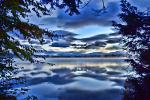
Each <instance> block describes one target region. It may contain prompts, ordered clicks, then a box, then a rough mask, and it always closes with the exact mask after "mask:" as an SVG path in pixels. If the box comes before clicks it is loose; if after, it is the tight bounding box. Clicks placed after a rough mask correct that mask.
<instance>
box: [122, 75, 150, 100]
mask: <svg viewBox="0 0 150 100" xmlns="http://www.w3.org/2000/svg"><path fill="white" fill-rule="evenodd" d="M125 89H126V91H125V96H124V100H149V97H150V76H149V75H146V76H141V77H137V78H135V77H130V78H128V80H127V81H126V84H125Z"/></svg>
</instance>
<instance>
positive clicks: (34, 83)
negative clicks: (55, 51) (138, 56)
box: [16, 57, 130, 100]
mask: <svg viewBox="0 0 150 100" xmlns="http://www.w3.org/2000/svg"><path fill="white" fill-rule="evenodd" d="M125 60H126V58H121V57H118V58H117V57H116V58H47V59H46V60H45V62H48V63H53V64H55V65H53V66H50V65H49V64H46V63H44V64H31V63H29V62H22V61H18V60H16V63H17V65H18V66H21V67H24V68H23V69H21V70H20V71H19V73H18V74H17V75H16V76H21V77H26V81H27V82H26V83H25V85H24V86H22V87H27V88H28V89H29V90H28V92H27V93H25V95H19V96H18V99H19V100H22V99H23V98H24V97H26V96H28V95H29V96H36V97H38V99H39V100H121V99H122V97H123V95H124V82H125V79H126V78H127V76H128V74H129V72H130V69H129V67H128V63H126V62H125ZM17 88H20V87H17Z"/></svg>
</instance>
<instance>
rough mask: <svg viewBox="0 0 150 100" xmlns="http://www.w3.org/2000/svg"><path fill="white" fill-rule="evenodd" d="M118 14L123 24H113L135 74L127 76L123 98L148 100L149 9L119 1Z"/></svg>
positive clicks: (149, 60) (149, 69) (149, 68)
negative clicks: (141, 8)
mask: <svg viewBox="0 0 150 100" xmlns="http://www.w3.org/2000/svg"><path fill="white" fill-rule="evenodd" d="M121 8H122V12H121V13H120V14H119V17H120V19H121V20H122V21H123V24H120V23H116V22H114V26H115V27H116V29H117V30H118V31H119V33H120V34H121V35H122V36H123V43H124V49H125V50H127V52H128V56H129V60H128V62H129V63H130V65H131V66H132V67H133V70H134V71H135V73H136V74H134V75H132V76H131V77H129V78H128V79H127V81H126V84H125V88H126V91H125V96H124V100H149V98H150V14H149V10H147V11H140V10H139V9H138V8H137V7H134V6H132V5H131V4H130V3H129V2H127V1H126V0H122V1H121Z"/></svg>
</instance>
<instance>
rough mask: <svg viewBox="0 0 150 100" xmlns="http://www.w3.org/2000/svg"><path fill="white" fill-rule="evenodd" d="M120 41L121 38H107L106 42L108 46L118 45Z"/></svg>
mask: <svg viewBox="0 0 150 100" xmlns="http://www.w3.org/2000/svg"><path fill="white" fill-rule="evenodd" d="M121 41H122V39H121V38H108V40H107V41H106V42H107V43H110V44H114V43H120V42H121Z"/></svg>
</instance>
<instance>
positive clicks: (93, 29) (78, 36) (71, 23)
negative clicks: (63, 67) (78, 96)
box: [30, 0, 150, 53]
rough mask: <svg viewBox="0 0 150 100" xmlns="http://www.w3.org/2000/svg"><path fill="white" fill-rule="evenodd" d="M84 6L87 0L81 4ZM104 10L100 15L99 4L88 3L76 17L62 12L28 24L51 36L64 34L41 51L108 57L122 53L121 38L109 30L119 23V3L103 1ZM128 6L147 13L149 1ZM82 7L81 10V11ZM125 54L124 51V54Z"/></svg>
mask: <svg viewBox="0 0 150 100" xmlns="http://www.w3.org/2000/svg"><path fill="white" fill-rule="evenodd" d="M84 1H85V2H87V1H88V0H84ZM104 1H105V6H106V10H105V11H103V12H101V13H96V12H95V11H97V10H100V9H102V7H103V6H102V1H101V0H91V1H90V2H89V4H88V5H87V6H85V7H84V4H83V5H81V9H79V11H80V14H79V15H73V16H70V15H68V14H67V13H65V10H64V9H56V10H54V11H52V14H51V16H42V17H41V18H38V17H36V16H34V14H33V15H31V16H32V17H31V18H30V21H31V23H34V24H37V25H39V26H40V27H41V28H44V29H48V30H51V31H53V32H54V34H63V35H64V37H63V38H59V39H54V40H53V41H52V42H51V43H50V44H48V45H44V46H43V48H44V49H46V50H48V51H54V52H66V53H67V52H75V53H76V52H78V53H94V52H96V53H98V52H99V53H110V52H116V51H120V52H122V51H123V50H122V49H121V46H122V45H121V44H120V41H121V36H120V35H119V34H117V33H116V31H115V30H114V28H113V27H112V21H117V22H120V20H119V19H118V17H117V15H118V14H119V12H120V11H121V10H120V0H104ZM129 1H130V3H131V4H133V5H135V6H137V7H139V8H140V9H141V10H146V7H149V5H150V2H149V0H129ZM82 7H83V8H82ZM123 52H124V51H123Z"/></svg>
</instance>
